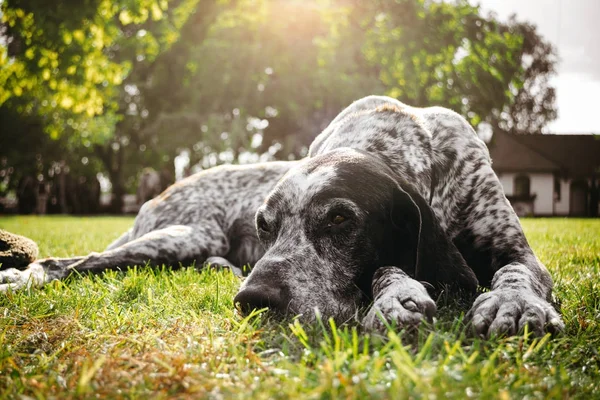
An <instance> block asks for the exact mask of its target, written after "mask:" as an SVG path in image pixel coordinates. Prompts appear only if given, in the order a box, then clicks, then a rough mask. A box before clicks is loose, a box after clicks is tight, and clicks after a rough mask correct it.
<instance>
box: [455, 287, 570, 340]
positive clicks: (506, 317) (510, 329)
mask: <svg viewBox="0 0 600 400" xmlns="http://www.w3.org/2000/svg"><path fill="white" fill-rule="evenodd" d="M466 319H467V321H469V322H470V324H471V327H472V329H473V333H475V334H476V335H478V336H480V337H490V336H492V335H509V336H510V335H516V334H517V333H519V332H522V331H523V330H524V328H525V326H526V325H527V326H529V331H530V332H532V333H533V334H534V335H535V336H543V335H544V334H545V333H546V332H550V333H557V332H560V331H562V330H563V329H564V326H565V325H564V323H563V321H562V319H561V317H560V315H559V314H558V312H557V311H556V310H555V309H554V307H552V305H550V303H548V302H547V301H546V300H544V299H542V298H540V297H539V296H537V295H535V294H534V293H532V292H527V291H518V290H513V289H494V290H492V291H491V292H487V293H483V294H482V295H480V296H479V297H478V298H477V299H476V300H475V303H473V307H471V310H469V312H468V313H467V318H466Z"/></svg>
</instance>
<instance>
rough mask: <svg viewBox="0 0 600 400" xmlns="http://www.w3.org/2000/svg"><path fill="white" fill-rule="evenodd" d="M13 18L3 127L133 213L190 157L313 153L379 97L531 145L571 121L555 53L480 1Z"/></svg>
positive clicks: (213, 5) (5, 135)
mask: <svg viewBox="0 0 600 400" xmlns="http://www.w3.org/2000/svg"><path fill="white" fill-rule="evenodd" d="M1 10H2V34H1V36H2V37H3V42H2V43H4V46H2V45H0V68H1V69H0V111H2V115H11V117H10V118H11V119H14V121H15V122H14V124H16V125H18V124H21V125H23V126H28V124H29V123H30V121H36V124H38V125H39V131H41V132H42V134H45V135H47V136H48V137H49V138H50V139H51V140H54V141H57V142H58V143H60V147H61V148H62V149H67V150H69V151H70V152H71V153H73V154H78V153H82V154H83V153H85V154H86V157H90V158H93V159H94V163H92V164H91V165H94V166H98V165H101V166H102V167H101V169H102V172H104V173H105V174H107V175H108V176H109V177H110V180H111V182H112V184H113V194H115V200H116V201H117V202H118V200H119V199H120V198H121V195H122V194H123V193H124V192H125V191H126V190H127V188H128V187H130V188H131V187H132V186H133V185H134V184H135V178H136V174H137V172H138V171H139V170H141V168H142V167H144V166H151V167H154V168H157V169H160V168H162V167H163V166H165V165H170V168H173V159H174V158H175V156H176V155H177V154H179V153H180V152H181V151H188V152H189V154H190V159H191V160H192V162H194V163H195V162H199V163H200V164H202V165H203V166H204V167H208V166H212V165H215V164H218V163H224V162H243V161H244V160H256V159H259V158H263V159H268V158H274V157H275V158H287V157H290V156H291V157H298V156H302V155H303V154H304V152H305V151H306V147H307V146H308V145H309V143H310V142H311V141H312V139H313V138H314V137H315V136H316V135H317V134H318V133H319V132H320V130H321V129H322V128H323V127H324V126H325V125H326V124H327V123H328V122H329V121H330V120H331V119H332V118H334V116H335V115H336V114H337V113H338V112H339V111H340V110H341V109H342V108H344V107H345V106H347V105H348V104H349V103H350V102H352V101H353V100H355V99H357V98H359V97H361V96H364V95H367V94H372V93H379V94H388V95H390V96H392V97H396V98H398V99H400V100H401V101H404V102H406V103H408V104H412V105H416V106H427V105H432V104H437V105H442V106H447V107H450V108H452V109H454V110H456V111H457V112H459V113H461V114H462V115H464V116H465V117H466V118H467V119H468V120H469V121H470V122H471V123H472V124H473V125H475V126H477V125H479V124H480V123H482V122H487V123H490V124H491V125H492V126H493V127H494V128H495V129H503V130H507V131H513V132H518V133H527V132H537V131H539V130H540V129H542V127H543V126H544V125H545V124H546V123H547V122H549V121H550V120H552V119H553V118H554V117H555V114H556V111H555V108H554V91H553V89H552V88H551V87H550V84H549V78H550V77H551V76H552V74H553V73H554V67H555V62H556V59H555V56H554V51H553V48H552V47H551V46H550V45H549V44H548V43H547V42H545V41H544V40H543V39H542V38H541V37H540V36H539V35H538V34H537V32H536V29H535V27H533V26H531V25H529V24H525V23H520V22H518V21H517V20H516V19H515V18H513V19H511V20H509V21H508V22H506V23H500V22H499V21H498V20H497V19H496V18H495V16H493V15H487V16H485V15H482V13H481V10H480V9H479V7H477V6H472V5H471V4H469V3H468V2H467V1H466V0H458V1H456V2H454V3H449V2H438V1H429V0H397V1H395V2H389V1H384V0H375V1H369V2H364V1H359V0H332V1H328V2H322V1H302V2H301V1H281V0H252V1H251V0H236V1H234V0H230V1H226V0H223V1H218V2H215V1H208V0H169V1H167V0H119V1H116V2H112V1H109V0H83V1H74V0H67V1H65V0H63V1H60V2H58V3H57V4H56V7H53V8H50V9H49V8H48V7H47V5H46V2H45V1H43V0H4V2H3V3H2V5H1ZM9 125H10V124H9ZM10 131H11V130H10V129H8V130H7V131H4V130H3V131H2V132H1V133H0V139H2V140H4V141H5V142H6V143H10V140H11V139H10V138H11V136H10V133H9V132H10ZM40 143H46V144H44V146H46V147H47V152H48V154H50V155H52V156H51V157H50V156H49V157H50V158H52V157H55V156H56V157H60V155H55V154H56V153H55V152H53V150H52V144H51V142H49V141H40ZM2 151H3V150H0V156H2V155H3V154H2V153H1V152H2ZM18 154H19V153H18V152H12V153H11V155H10V157H11V159H14V158H15V157H19V156H18ZM88 154H89V155H88ZM50 158H49V159H50ZM74 158H76V157H74ZM23 159H25V158H23ZM95 161H100V163H97V162H95ZM11 162H12V161H11ZM69 162H72V163H77V160H69ZM15 163H16V161H15ZM79 164H80V163H79ZM15 165H16V164H15ZM80 167H81V168H83V167H82V166H81V165H78V166H77V168H80ZM86 168H87V167H86ZM115 206H117V207H118V206H119V204H117V203H115Z"/></svg>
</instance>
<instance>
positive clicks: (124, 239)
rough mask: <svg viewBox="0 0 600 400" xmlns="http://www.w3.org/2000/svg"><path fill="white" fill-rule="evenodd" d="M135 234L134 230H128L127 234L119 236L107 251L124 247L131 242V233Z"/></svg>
mask: <svg viewBox="0 0 600 400" xmlns="http://www.w3.org/2000/svg"><path fill="white" fill-rule="evenodd" d="M132 232H133V228H130V229H128V230H127V231H126V232H125V233H123V234H122V235H121V236H119V237H118V238H117V239H116V240H115V241H114V242H112V243H111V244H109V245H108V247H107V248H106V250H112V249H116V248H117V247H119V246H123V245H124V244H125V243H127V242H129V241H130V240H131V233H132Z"/></svg>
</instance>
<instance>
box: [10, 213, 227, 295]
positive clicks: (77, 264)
mask: <svg viewBox="0 0 600 400" xmlns="http://www.w3.org/2000/svg"><path fill="white" fill-rule="evenodd" d="M228 250H229V242H228V240H227V237H226V236H225V234H224V233H223V232H222V230H221V229H220V228H219V227H218V225H217V224H216V223H214V222H211V221H208V222H205V223H203V224H200V225H196V226H184V225H174V226H170V227H167V228H164V229H160V230H156V231H152V232H150V233H147V234H146V235H144V236H141V237H140V238H138V239H135V240H132V241H130V242H127V243H126V244H124V245H122V246H120V247H117V248H113V249H110V250H107V251H104V252H102V253H91V254H89V255H88V256H86V257H77V258H74V259H52V258H50V259H45V260H39V261H37V262H35V263H32V264H30V265H29V267H28V268H27V269H25V270H23V271H18V270H15V269H10V270H6V271H0V292H2V291H7V290H9V289H10V290H16V289H20V288H22V287H29V286H32V285H33V286H41V285H43V284H45V283H47V282H50V281H52V280H57V279H64V278H66V277H67V276H69V274H71V273H72V272H81V273H100V272H103V271H106V270H114V269H120V268H127V267H128V266H133V265H145V264H146V263H148V262H152V263H155V264H161V263H164V264H174V263H177V262H180V261H181V262H192V260H196V261H197V262H198V263H202V262H204V260H206V259H207V258H208V256H211V255H221V254H227V252H228Z"/></svg>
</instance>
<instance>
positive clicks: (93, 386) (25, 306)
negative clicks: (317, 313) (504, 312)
mask: <svg viewBox="0 0 600 400" xmlns="http://www.w3.org/2000/svg"><path fill="white" fill-rule="evenodd" d="M131 223H132V218H104V217H102V218H72V217H44V218H39V217H3V218H0V227H1V228H3V229H7V230H9V231H12V232H15V233H19V234H23V235H26V236H29V237H31V238H32V239H34V240H36V241H37V242H38V244H39V245H40V251H41V255H42V256H49V255H52V256H73V255H81V254H85V253H87V252H89V251H99V250H102V249H103V248H104V247H105V246H106V245H107V244H108V243H110V242H111V241H112V240H113V239H115V238H116V237H117V236H118V235H119V234H120V233H121V232H122V231H124V230H125V229H127V228H128V227H129V226H130V225H131ZM523 225H524V227H525V230H526V234H527V236H528V238H529V241H530V243H531V245H532V247H533V248H534V250H535V251H536V253H537V255H538V257H539V258H540V259H541V260H542V261H543V262H544V263H545V264H546V265H547V266H548V268H549V269H550V270H551V272H552V274H553V276H554V278H555V283H556V285H555V287H556V290H555V293H556V295H557V297H558V298H559V299H560V300H561V302H562V312H563V315H564V319H565V323H566V327H567V328H566V332H565V333H564V334H563V335H561V336H559V337H554V338H551V337H549V336H546V337H544V338H541V339H533V338H530V337H529V336H527V335H522V336H517V337H511V338H494V339H490V340H487V341H482V340H474V339H469V338H466V337H465V335H464V332H463V328H462V327H461V325H460V323H459V321H458V320H457V318H455V316H456V314H457V313H458V312H459V311H457V310H456V309H453V307H452V306H450V305H447V306H444V305H442V307H441V309H440V312H439V317H438V320H437V321H436V323H435V325H434V327H433V328H430V329H426V328H424V329H421V330H420V332H419V335H418V337H417V338H416V340H414V341H411V344H406V343H403V342H402V339H403V336H402V335H401V334H398V333H394V332H389V335H388V337H387V338H386V339H382V338H379V337H376V336H369V335H365V334H362V333H360V332H358V331H357V330H356V328H354V327H349V326H342V327H336V326H335V325H333V324H332V323H330V322H328V321H323V322H322V323H321V324H320V325H319V324H317V325H316V326H307V325H301V324H300V323H298V322H297V321H293V322H289V323H284V324H277V323H274V322H271V321H268V320H267V318H266V317H265V316H264V315H262V314H257V315H253V316H250V317H248V318H241V317H240V316H239V315H237V314H236V313H235V311H234V310H233V305H232V299H233V296H234V294H235V293H236V290H237V288H238V286H239V280H238V278H236V277H234V276H233V275H232V274H230V273H229V272H215V271H211V270H206V271H203V272H201V273H198V272H196V271H195V270H194V269H192V268H184V269H179V270H170V269H168V268H134V269H131V270H129V271H128V272H126V273H116V272H109V273H106V274H104V275H102V276H84V277H74V278H71V279H69V280H68V281H66V282H54V283H52V284H49V285H47V286H45V287H43V288H41V289H35V290H31V291H21V292H17V293H8V294H6V295H0V398H89V397H100V398H132V399H135V398H158V399H160V398H191V397H194V398H197V397H210V398H221V397H226V398H236V397H237V398H257V399H260V398H289V397H294V398H295V397H298V398H330V397H333V398H389V397H394V398H459V399H464V398H470V397H475V398H500V399H509V398H517V399H520V398H582V399H593V398H600V355H599V349H600V323H599V321H600V220H560V219H531V220H524V221H523ZM405 342H407V341H406V340H405ZM24 396H25V397H24Z"/></svg>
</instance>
